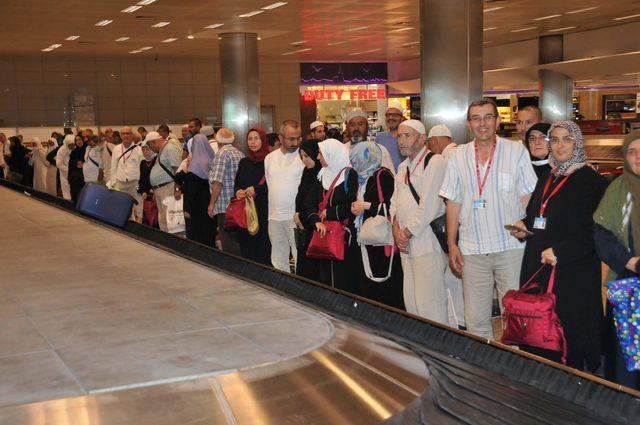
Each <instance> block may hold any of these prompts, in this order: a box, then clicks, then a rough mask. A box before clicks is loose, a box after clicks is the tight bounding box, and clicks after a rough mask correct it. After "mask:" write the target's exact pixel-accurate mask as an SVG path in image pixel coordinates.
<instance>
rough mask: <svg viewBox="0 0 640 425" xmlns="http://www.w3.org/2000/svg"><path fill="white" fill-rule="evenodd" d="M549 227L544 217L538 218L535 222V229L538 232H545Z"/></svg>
mask: <svg viewBox="0 0 640 425" xmlns="http://www.w3.org/2000/svg"><path fill="white" fill-rule="evenodd" d="M545 227H547V219H546V218H544V217H536V218H535V220H533V228H534V229H538V230H544V229H545Z"/></svg>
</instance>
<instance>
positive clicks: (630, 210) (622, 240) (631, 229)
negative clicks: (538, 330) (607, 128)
mask: <svg viewBox="0 0 640 425" xmlns="http://www.w3.org/2000/svg"><path fill="white" fill-rule="evenodd" d="M622 154H623V155H624V172H623V174H622V177H620V178H617V179H616V180H614V181H613V182H612V183H611V184H610V185H609V187H608V188H607V191H606V192H605V194H604V197H603V198H602V201H600V205H599V206H598V209H597V210H596V212H595V214H594V215H593V219H594V220H595V228H594V239H595V243H596V251H597V252H598V256H599V257H600V259H601V260H602V261H603V262H605V263H606V264H607V266H609V272H608V274H607V278H606V279H605V282H611V281H612V280H615V279H622V278H625V277H631V276H638V274H639V272H640V265H639V264H638V260H640V210H639V209H638V208H636V206H637V205H638V203H639V202H640V130H636V131H633V132H631V133H629V134H628V135H627V137H625V138H624V142H623V144H622ZM605 338H606V339H605V344H604V350H605V370H604V372H605V377H606V378H607V379H610V380H613V381H616V382H618V383H619V384H622V385H626V386H627V387H631V388H635V389H637V390H640V372H638V371H634V372H628V371H627V370H626V368H625V367H624V363H623V358H622V352H621V351H620V344H619V343H618V339H617V336H616V332H615V326H614V324H613V318H612V314H611V308H610V305H607V322H606V330H605Z"/></svg>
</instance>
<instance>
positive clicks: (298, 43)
mask: <svg viewBox="0 0 640 425" xmlns="http://www.w3.org/2000/svg"><path fill="white" fill-rule="evenodd" d="M306 42H307V40H300V41H294V42H293V43H289V44H291V45H292V46H299V45H301V44H304V43H306Z"/></svg>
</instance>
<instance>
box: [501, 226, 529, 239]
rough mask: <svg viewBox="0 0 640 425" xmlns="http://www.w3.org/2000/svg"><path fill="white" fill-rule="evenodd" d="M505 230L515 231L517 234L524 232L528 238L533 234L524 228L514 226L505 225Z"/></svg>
mask: <svg viewBox="0 0 640 425" xmlns="http://www.w3.org/2000/svg"><path fill="white" fill-rule="evenodd" d="M504 228H505V229H506V230H514V231H516V232H524V233H525V234H526V235H527V236H532V235H533V232H532V231H530V230H527V229H524V228H522V227H519V226H516V225H514V224H505V225H504Z"/></svg>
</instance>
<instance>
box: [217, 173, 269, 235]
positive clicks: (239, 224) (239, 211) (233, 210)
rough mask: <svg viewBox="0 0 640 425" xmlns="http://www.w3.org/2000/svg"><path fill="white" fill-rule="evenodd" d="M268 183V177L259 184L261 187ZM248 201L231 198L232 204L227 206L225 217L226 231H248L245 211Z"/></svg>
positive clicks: (263, 178) (224, 225)
mask: <svg viewBox="0 0 640 425" xmlns="http://www.w3.org/2000/svg"><path fill="white" fill-rule="evenodd" d="M265 181H266V177H265V176H262V178H261V179H260V181H259V182H258V186H261V185H263V184H264V182H265ZM245 205H246V201H245V199H244V198H242V199H238V198H236V197H233V198H231V202H229V205H227V211H226V213H225V217H224V224H223V225H222V227H224V228H225V229H234V228H240V229H246V228H247V213H246V210H245Z"/></svg>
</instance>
